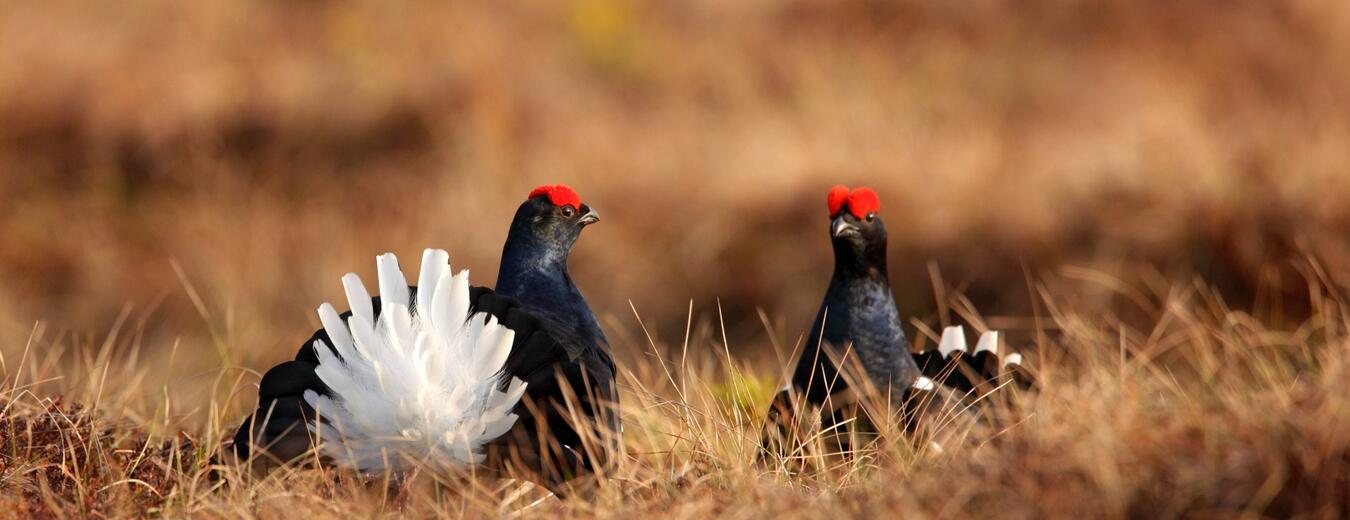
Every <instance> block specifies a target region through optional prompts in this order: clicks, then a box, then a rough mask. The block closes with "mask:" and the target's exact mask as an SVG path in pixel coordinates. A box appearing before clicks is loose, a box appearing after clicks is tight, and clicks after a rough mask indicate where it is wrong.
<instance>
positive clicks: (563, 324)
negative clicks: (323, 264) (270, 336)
mask: <svg viewBox="0 0 1350 520" xmlns="http://www.w3.org/2000/svg"><path fill="white" fill-rule="evenodd" d="M598 220H599V218H598V215H597V214H596V212H594V211H592V210H591V209H590V208H589V207H588V206H586V205H585V204H582V203H581V199H580V197H578V196H577V194H576V192H575V191H573V190H572V189H571V188H569V187H567V186H564V185H553V186H541V187H539V188H536V189H535V190H533V191H531V192H530V194H529V196H528V198H527V200H526V201H525V202H524V203H522V204H521V205H520V207H519V208H518V209H517V211H516V214H515V218H514V220H513V221H512V223H511V228H510V231H509V233H508V235H507V239H506V244H505V246H504V248H503V251H502V260H501V269H500V272H499V275H498V279H497V285H496V290H495V291H494V290H492V289H488V288H484V287H469V286H468V282H467V274H466V273H461V274H460V275H454V276H452V275H451V274H450V272H449V266H448V262H447V259H448V257H447V256H446V255H445V253H444V252H443V251H435V250H428V251H427V253H426V255H425V256H424V258H423V265H422V275H421V276H420V277H419V285H418V286H408V285H406V282H405V281H404V279H403V276H402V273H401V272H400V271H399V270H398V267H397V261H396V260H395V259H394V258H393V255H384V256H382V257H380V262H379V268H380V269H379V277H380V293H381V294H380V296H377V297H374V298H370V297H369V295H368V294H367V293H366V292H365V289H364V287H362V286H361V283H360V280H359V278H356V276H355V275H348V276H347V277H346V278H344V280H343V281H344V284H345V285H346V287H347V296H348V303H349V305H350V306H351V308H352V310H351V311H348V312H347V313H344V314H342V315H341V316H339V315H337V314H336V312H334V311H333V310H332V307H331V306H329V305H327V304H325V305H324V306H323V307H321V308H320V318H321V319H322V321H323V325H324V328H323V329H321V330H319V331H317V332H316V333H315V334H314V335H313V336H312V337H311V338H310V339H309V341H306V342H305V344H304V345H303V346H302V347H301V348H300V351H299V353H297V355H296V357H295V360H293V361H288V362H285V363H282V364H280V365H277V366H276V367H273V368H272V369H271V370H269V371H268V372H267V373H266V375H264V376H263V379H262V382H261V384H260V386H259V391H258V393H259V400H258V410H257V412H255V413H254V414H253V415H251V416H250V417H248V418H247V419H246V420H245V421H244V424H243V425H242V426H241V427H240V428H239V431H238V433H237V434H236V436H235V442H234V452H235V454H236V455H237V456H238V457H239V458H241V459H249V457H250V455H252V456H253V457H252V459H251V460H254V461H255V463H260V464H261V465H263V466H268V465H270V464H275V463H281V462H286V461H291V460H295V459H297V458H300V457H302V456H303V455H305V454H306V453H307V452H309V451H310V450H311V449H312V448H314V445H313V444H312V441H313V440H314V439H316V438H317V439H319V440H321V441H322V442H321V443H320V444H319V445H318V453H319V455H320V458H321V459H322V460H323V461H325V462H332V463H341V464H346V465H349V466H352V467H356V468H357V469H360V470H363V471H368V470H376V469H385V468H393V469H399V468H400V467H402V466H403V464H402V463H400V462H399V461H400V460H412V459H417V460H420V461H423V462H425V461H428V460H431V461H433V462H440V463H447V464H451V465H467V464H479V463H481V464H483V465H484V466H485V467H487V468H490V469H494V470H500V471H507V472H520V473H524V474H525V476H528V477H530V478H533V479H536V480H539V481H540V482H542V483H544V484H546V485H548V486H549V487H553V488H555V489H556V486H558V485H559V484H561V483H563V482H565V481H567V480H569V479H571V478H573V477H575V476H578V475H581V474H584V473H588V472H592V471H595V470H596V469H598V468H600V467H602V466H604V465H606V464H607V463H608V462H609V461H611V460H613V459H614V458H615V457H616V455H617V454H618V452H619V450H620V445H619V444H618V435H617V434H618V432H619V431H620V419H619V414H618V413H617V411H616V406H617V404H618V391H617V388H616V386H615V372H616V371H615V366H614V361H613V358H612V355H611V353H610V347H609V342H608V340H606V338H605V335H604V332H603V331H602V330H601V329H600V326H599V323H598V322H597V320H596V318H595V315H594V314H593V313H592V312H591V310H590V307H589V306H588V305H587V303H586V301H585V299H584V298H583V297H582V295H581V292H580V290H578V289H577V287H576V285H575V284H574V283H573V282H572V279H571V276H570V275H569V274H568V271H567V260H568V256H569V254H570V252H571V250H572V247H573V245H574V244H575V243H576V241H577V239H578V238H579V237H580V234H581V230H582V229H583V228H584V227H586V226H587V225H589V224H592V223H594V222H596V221H598ZM419 288H420V291H419ZM428 288H430V290H429V289H428ZM507 346H509V348H506V347H507ZM251 448H257V450H256V451H253V450H251ZM400 457H401V458H400ZM391 460H392V462H391Z"/></svg>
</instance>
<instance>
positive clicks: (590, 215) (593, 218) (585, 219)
mask: <svg viewBox="0 0 1350 520" xmlns="http://www.w3.org/2000/svg"><path fill="white" fill-rule="evenodd" d="M583 208H584V209H585V210H586V213H584V214H582V215H581V218H579V219H577V223H579V224H581V227H586V226H589V225H591V224H594V223H596V222H599V221H600V214H599V213H596V211H595V210H593V209H591V208H590V206H583Z"/></svg>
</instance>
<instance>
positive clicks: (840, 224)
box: [830, 215, 859, 238]
mask: <svg viewBox="0 0 1350 520" xmlns="http://www.w3.org/2000/svg"><path fill="white" fill-rule="evenodd" d="M857 234H859V231H858V226H855V225H853V224H850V223H848V221H846V220H844V217H843V216H842V215H840V216H838V217H835V219H834V221H833V222H831V223H830V235H832V236H833V237H834V238H839V237H843V236H853V235H857Z"/></svg>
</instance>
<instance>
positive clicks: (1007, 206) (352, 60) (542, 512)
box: [0, 0, 1350, 517]
mask: <svg viewBox="0 0 1350 520" xmlns="http://www.w3.org/2000/svg"><path fill="white" fill-rule="evenodd" d="M397 4H398V5H388V4H387V3H373V2H322V1H310V2H299V1H290V2H246V1H238V2H214V3H212V2H187V3H185V2H177V1H172V0H130V1H125V2H117V3H96V2H86V1H82V0H51V1H45V2H23V1H18V0H14V1H10V0H0V307H2V308H4V309H6V312H5V313H3V315H0V355H3V360H4V364H3V371H2V372H3V375H4V383H3V386H0V389H3V395H0V397H2V398H3V399H0V402H3V403H4V413H3V416H2V417H0V426H3V431H0V448H2V449H3V453H2V454H0V464H3V466H0V501H2V502H3V506H4V507H0V513H3V512H12V513H11V514H13V515H14V516H23V514H24V513H25V512H33V511H43V512H47V513H51V514H54V515H62V514H64V515H66V516H77V515H91V516H92V515H94V514H95V513H101V514H107V515H110V516H134V515H137V514H140V513H142V512H146V511H149V510H158V511H162V512H163V513H164V514H165V515H168V516H179V515H204V516H205V515H219V516H236V515H240V514H243V515H257V516H272V517H276V516H294V515H297V514H301V513H323V512H330V513H331V512H337V513H348V514H350V513H358V514H361V513H370V514H377V513H382V512H383V513H390V514H394V513H395V512H408V513H414V514H426V513H444V514H448V515H459V514H464V515H478V514H481V515H493V516H495V515H498V514H508V513H512V512H518V513H519V514H520V515H521V516H582V515H587V514H600V515H603V516H620V515H626V516H633V515H643V516H672V517H704V516H708V515H710V514H719V515H726V516H750V517H762V516H776V517H785V516H786V517H792V516H838V515H840V514H844V515H850V516H868V517H875V516H877V515H880V514H882V512H892V511H894V512H909V513H912V515H913V516H920V514H921V513H922V515H923V516H979V515H985V514H986V513H987V514H997V515H1000V516H1040V515H1043V514H1052V515H1055V516H1069V515H1075V516H1083V515H1092V516H1096V515H1109V516H1149V515H1154V514H1157V515H1161V516H1178V515H1181V514H1191V515H1195V516H1203V515H1211V514H1215V515H1223V516H1227V515H1235V514H1241V513H1244V512H1245V513H1249V514H1251V515H1254V516H1259V515H1266V516H1285V515H1288V514H1292V513H1295V512H1299V513H1306V514H1308V515H1310V516H1324V517H1332V516H1337V515H1338V514H1341V515H1343V514H1350V506H1348V505H1347V500H1350V499H1347V495H1350V493H1347V492H1346V491H1345V490H1346V489H1347V488H1350V483H1348V482H1347V474H1350V460H1347V455H1346V453H1347V451H1346V449H1347V444H1350V431H1347V430H1348V429H1350V426H1348V422H1350V411H1348V410H1347V406H1346V404H1345V403H1346V402H1347V401H1346V398H1345V396H1346V395H1347V394H1348V392H1347V390H1350V388H1347V385H1350V378H1348V377H1347V376H1350V356H1347V353H1348V351H1350V334H1348V333H1347V332H1346V331H1347V329H1350V320H1348V319H1347V318H1346V313H1347V311H1346V310H1345V297H1346V294H1347V289H1350V205H1347V204H1346V203H1345V201H1346V200H1350V175H1347V174H1346V165H1347V164H1350V147H1346V146H1345V143H1346V142H1350V105H1347V103H1346V101H1345V99H1346V98H1345V96H1344V92H1347V91H1350V72H1347V71H1350V7H1347V4H1346V3H1345V2H1342V1H1337V0H1295V1H1290V2H1275V3H1272V2H1264V1H1255V0H1253V1H1237V2H1204V1H1196V2H1174V1H1168V0H1099V1H1086V0H1067V1H1005V0H988V1H981V2H976V3H975V4H974V5H968V6H961V7H955V6H947V5H946V4H945V3H941V2H923V1H917V0H893V1H886V0H844V1H816V0H783V1H762V0H760V1H756V0H751V1H741V2H719V1H711V0H689V1H681V2H652V1H645V0H578V1H573V2H549V1H529V0H527V1H523V2H488V3H462V4H458V5H456V4H448V3H444V2H436V1H427V0H409V1H407V2H397ZM545 182H549V183H552V182H567V183H569V184H572V185H574V186H575V187H576V188H578V190H579V191H580V192H581V194H582V196H583V198H584V199H585V200H586V201H587V202H588V203H590V204H591V205H593V206H595V207H596V208H597V209H598V210H599V211H600V212H601V213H602V214H603V215H604V217H605V220H604V222H602V223H601V224H600V225H598V226H596V227H594V228H590V229H588V230H587V232H586V237H585V238H583V239H582V241H581V243H580V245H579V247H578V249H577V251H576V254H575V256H574V260H573V263H572V264H573V265H572V267H573V272H574V275H575V277H576V279H577V280H578V283H579V284H580V286H581V287H582V288H583V290H585V291H586V294H587V296H588V298H589V299H590V301H591V303H592V304H593V306H594V307H595V308H596V310H597V312H598V313H599V314H600V315H601V317H602V324H603V325H604V326H605V327H606V330H607V332H608V333H609V335H610V338H611V340H613V343H614V344H615V346H616V349H617V350H618V352H617V355H618V357H619V362H620V364H621V365H622V366H623V367H624V369H625V381H624V383H625V387H624V392H625V393H624V398H625V407H626V410H625V413H626V414H627V424H628V425H629V427H628V432H627V443H628V448H629V452H630V455H631V459H630V460H629V461H627V463H626V464H625V465H624V466H623V468H621V469H620V471H619V474H617V475H614V476H612V477H613V478H610V479H608V480H607V481H606V482H607V483H606V485H605V486H604V488H603V489H602V490H601V491H600V492H599V493H598V494H597V495H596V496H594V497H587V498H583V499H577V500H571V501H567V502H558V501H552V500H546V501H544V502H541V503H539V504H537V505H535V506H533V507H530V508H526V506H528V505H530V504H531V503H533V502H534V501H535V499H537V498H539V496H540V494H539V493H538V491H537V490H532V491H528V492H524V493H521V494H519V495H518V496H513V493H516V492H517V491H519V490H520V487H519V486H511V485H506V486H505V487H504V488H503V489H498V488H497V487H494V485H493V484H490V483H483V486H472V485H469V484H468V483H466V482H462V481H461V482H456V483H455V485H448V486H439V487H438V486H434V485H431V484H430V483H429V481H430V480H431V479H430V477H425V478H420V479H418V481H417V482H418V483H416V484H414V485H412V486H411V487H412V489H410V490H409V491H408V492H407V493H405V494H403V495H400V496H398V497H391V496H390V494H389V493H388V490H387V489H386V486H384V485H382V484H379V483H369V482H359V481H354V480H353V479H351V478H350V477H343V476H340V475H334V474H331V473H327V472H317V471H298V472H283V473H278V474H274V475H273V476H270V477H267V478H264V479H256V480H255V479H253V478H252V477H250V476H242V475H235V474H232V473H229V472H227V473H226V474H225V475H223V476H222V477H221V478H219V479H215V480H212V479H211V478H208V477H209V476H210V473H209V472H208V468H207V466H206V461H207V460H210V457H211V456H212V455H213V454H214V453H215V452H216V450H218V449H219V446H220V440H221V436H222V435H224V434H226V433H229V432H230V431H231V428H232V427H233V426H234V425H235V422H236V421H237V420H238V419H239V417H241V416H242V415H243V413H244V410H245V409H247V408H249V407H250V406H251V405H252V404H253V402H252V399H253V388H252V385H254V384H255V383H256V381H257V378H258V371H259V370H263V369H265V368H266V367H268V366H271V365H272V364H273V363H276V362H278V361H280V360H282V359H286V358H288V357H290V355H291V354H292V353H293V352H294V350H295V348H296V344H297V342H299V341H300V340H302V339H304V338H305V337H308V334H309V332H310V331H311V330H312V329H313V328H315V327H317V320H315V319H314V317H313V313H312V309H313V308H314V307H315V306H316V305H317V304H318V303H319V302H322V301H325V300H336V299H338V298H339V297H340V296H341V295H340V292H339V290H338V287H339V285H338V284H337V283H336V281H337V280H338V278H339V277H340V276H341V274H342V273H345V272H347V271H351V270H362V272H368V271H366V270H368V269H369V267H370V266H371V262H370V260H371V258H372V257H373V256H374V255H375V254H377V253H379V252H383V251H386V250H392V251H394V252H396V253H400V254H401V255H404V256H406V255H412V254H414V253H416V252H417V251H420V250H421V248H423V247H428V246H435V247H444V248H445V249H447V250H449V251H451V252H452V254H453V259H452V260H453V261H454V263H455V264H456V265H457V266H468V267H471V268H472V269H473V271H474V273H475V274H474V279H475V280H478V281H481V282H489V281H491V280H492V279H493V278H494V275H495V269H496V260H497V255H498V253H499V251H500V244H501V241H502V238H503V236H504V234H505V230H506V227H507V224H508V221H509V218H510V215H511V212H512V211H513V210H514V208H515V206H516V204H518V202H519V198H520V197H521V196H522V195H523V194H524V193H525V192H527V191H528V189H529V188H530V187H531V186H533V185H536V184H540V183H545ZM838 182H845V183H848V184H870V185H873V186H874V187H876V188H877V189H878V191H879V192H880V193H881V195H882V199H883V211H882V213H883V216H884V217H885V218H886V220H887V224H888V228H889V230H890V234H891V255H890V257H891V272H892V279H893V282H894V285H895V290H896V296H897V298H898V300H899V303H900V306H901V310H902V312H903V313H904V314H905V315H906V316H915V317H916V318H915V319H914V320H913V322H912V323H913V325H914V327H913V328H912V329H911V330H910V332H912V333H913V334H912V336H913V337H914V339H915V342H916V344H926V343H930V342H931V341H932V340H933V338H932V335H931V333H929V332H928V331H930V330H937V329H938V328H939V327H940V326H942V325H946V324H950V323H967V324H970V325H973V326H975V327H976V328H985V327H993V328H999V329H1002V330H1006V331H1008V334H1007V336H1006V337H1007V338H1008V339H1009V344H1010V345H1011V346H1013V347H1015V348H1018V349H1020V350H1024V351H1026V352H1028V353H1029V354H1031V357H1032V359H1033V362H1034V363H1035V364H1036V365H1037V366H1039V367H1041V368H1042V369H1043V372H1044V376H1045V377H1044V378H1043V380H1044V382H1045V388H1044V389H1043V391H1042V392H1040V393H1039V394H1036V395H1030V396H1019V397H1015V398H1013V400H1014V402H1015V403H1016V405H1017V407H1016V408H1015V409H1016V410H1019V412H1018V413H1017V414H1009V415H1005V416H1000V417H998V418H997V419H996V421H995V423H994V425H995V426H996V430H1003V429H1006V431H1003V432H1002V433H1001V434H999V435H997V436H995V437H994V438H992V439H983V440H977V442H976V443H975V445H973V446H967V447H963V448H960V449H955V450H949V452H948V453H947V454H945V455H937V454H933V453H928V452H926V451H922V450H920V451H918V452H915V451H914V450H912V449H910V446H912V445H914V444H912V443H908V442H896V443H893V444H890V445H887V446H885V447H884V448H881V449H878V450H877V451H875V452H869V453H867V454H866V455H865V456H861V457H858V458H856V459H853V460H850V461H839V460H826V459H819V460H817V459H815V458H813V457H807V459H808V461H811V462H812V464H813V465H814V466H822V467H823V469H822V468H821V467H817V468H816V469H815V470H813V471H809V472H806V473H789V472H786V471H784V468H782V467H778V466H777V465H767V466H757V465H753V464H751V462H750V461H751V459H752V456H753V443H754V441H755V439H756V438H757V436H756V435H755V433H756V428H755V426H754V424H753V423H754V422H755V419H756V418H757V417H758V415H759V413H758V412H759V410H758V407H762V406H763V404H764V401H765V400H766V396H767V394H768V392H769V390H770V389H773V388H776V385H777V384H778V377H779V374H780V373H781V371H782V370H783V367H784V365H786V363H787V361H786V360H785V359H784V358H785V357H786V356H787V355H788V353H790V352H791V351H792V346H793V345H794V344H795V343H796V341H797V338H798V337H799V336H800V335H801V334H802V333H803V332H804V330H803V329H805V327H806V324H807V323H808V321H809V319H810V317H811V315H812V313H813V312H814V311H815V309H816V304H817V302H818V301H819V297H820V292H821V291H822V290H823V287H824V284H825V273H826V272H828V269H829V265H830V261H831V260H830V257H829V255H830V252H829V248H828V247H826V243H825V236H826V231H825V220H824V216H823V213H824V208H823V206H824V204H823V200H822V199H823V198H824V192H825V190H826V189H827V188H828V187H829V186H830V185H832V184H835V183H838ZM977 310H978V311H977ZM635 314H637V315H640V316H641V317H642V325H640V324H639V320H637V319H636V318H635ZM35 323H37V324H38V325H37V326H36V327H35V326H34V324H35ZM643 325H645V330H644V326H643ZM648 333H649V334H650V337H651V338H654V339H652V340H649V339H648V338H649V335H648ZM686 338H687V339H686ZM677 389H679V391H677ZM686 389H687V392H685V391H684V390H686ZM920 445H921V444H920ZM11 505H13V506H14V507H9V506H11ZM20 508H26V509H20Z"/></svg>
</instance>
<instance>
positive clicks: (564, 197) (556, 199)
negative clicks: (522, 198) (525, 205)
mask: <svg viewBox="0 0 1350 520" xmlns="http://www.w3.org/2000/svg"><path fill="white" fill-rule="evenodd" d="M540 195H547V196H548V201H549V202H551V203H553V205H554V206H572V209H575V210H581V196H579V195H577V192H576V190H573V189H572V187H571V186H568V185H566V184H545V185H543V186H539V187H537V188H535V189H533V190H530V195H529V196H528V197H526V198H527V199H533V198H535V197H538V196H540Z"/></svg>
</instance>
